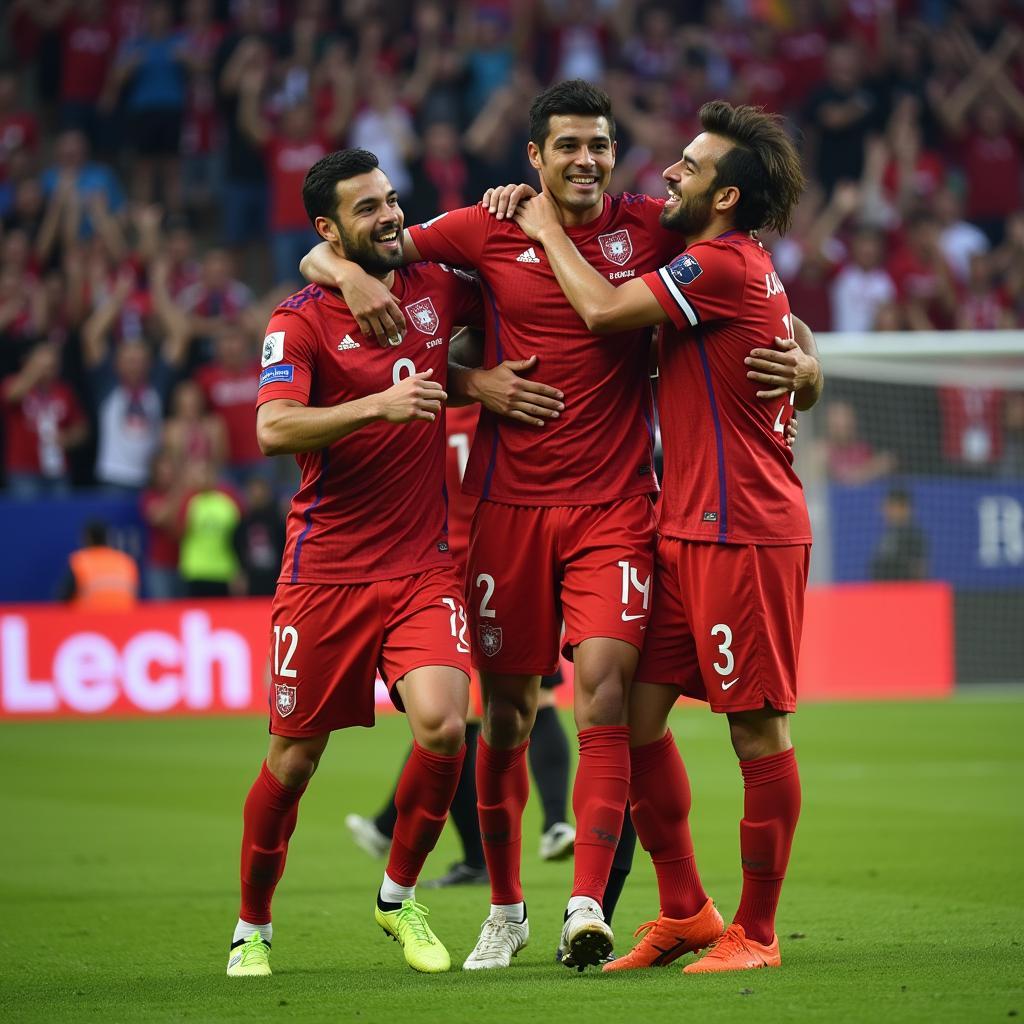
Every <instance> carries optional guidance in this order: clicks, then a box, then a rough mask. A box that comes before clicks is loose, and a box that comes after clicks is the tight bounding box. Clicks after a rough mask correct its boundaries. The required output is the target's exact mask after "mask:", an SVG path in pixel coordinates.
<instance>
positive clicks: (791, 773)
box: [734, 747, 800, 945]
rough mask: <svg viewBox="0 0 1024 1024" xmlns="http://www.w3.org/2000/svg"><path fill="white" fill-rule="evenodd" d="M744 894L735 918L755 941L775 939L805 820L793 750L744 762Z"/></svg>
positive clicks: (741, 846) (742, 841)
mask: <svg viewBox="0 0 1024 1024" xmlns="http://www.w3.org/2000/svg"><path fill="white" fill-rule="evenodd" d="M740 771H741V772H742V773H743V790H744V793H743V820H742V821H741V822H740V857H741V858H742V861H743V894H742V895H741V896H740V905H739V909H738V910H737V911H736V917H735V918H734V920H735V922H736V923H737V924H741V925H743V930H744V931H745V932H746V933H747V935H748V936H749V937H750V938H752V939H753V940H754V941H755V942H761V943H764V944H766V945H767V944H769V943H770V942H771V941H772V939H773V938H774V936H775V910H776V908H777V907H778V905H779V895H780V894H781V892H782V880H783V878H784V877H785V875H786V865H787V864H788V863H789V851H790V849H791V847H792V845H793V833H794V832H795V831H796V822H797V819H798V818H799V817H800V775H799V773H798V772H797V767H796V754H795V752H794V751H793V748H792V747H790V749H789V750H784V751H782V753H781V754H771V755H769V756H768V757H759V758H757V760H755V761H741V762H740Z"/></svg>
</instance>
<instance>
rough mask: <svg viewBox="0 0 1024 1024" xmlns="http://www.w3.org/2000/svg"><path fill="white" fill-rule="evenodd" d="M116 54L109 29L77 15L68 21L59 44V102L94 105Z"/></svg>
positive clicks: (114, 41)
mask: <svg viewBox="0 0 1024 1024" xmlns="http://www.w3.org/2000/svg"><path fill="white" fill-rule="evenodd" d="M116 52H117V39H116V38H115V36H114V29H113V26H112V25H110V24H109V23H107V22H106V21H99V22H93V21H87V20H85V19H84V18H82V17H80V16H79V15H77V14H72V15H71V16H70V17H68V18H67V20H66V21H65V22H64V27H63V39H62V41H61V62H60V69H61V75H60V98H61V99H62V100H64V101H65V102H66V103H95V102H97V100H99V97H100V93H101V92H103V86H104V84H105V83H106V80H107V72H108V71H109V70H110V67H111V64H112V63H113V59H114V56H115V54H116Z"/></svg>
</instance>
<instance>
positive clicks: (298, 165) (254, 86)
mask: <svg viewBox="0 0 1024 1024" xmlns="http://www.w3.org/2000/svg"><path fill="white" fill-rule="evenodd" d="M266 84H267V69H266V67H265V66H263V65H254V66H253V67H252V68H250V69H249V70H248V71H247V72H246V73H245V74H244V76H243V77H242V81H241V89H240V92H241V102H240V103H239V105H238V118H239V126H240V127H241V129H242V131H243V132H245V133H246V134H247V135H248V136H249V138H250V139H251V140H252V142H253V143H254V144H255V145H257V146H260V147H261V148H262V150H263V157H264V161H265V162H266V166H267V175H268V178H269V180H270V245H271V251H272V258H273V266H274V283H275V284H280V283H283V282H288V281H291V282H296V283H297V282H298V281H299V280H300V278H299V261H300V260H301V259H302V257H303V256H305V255H306V252H307V251H308V250H309V248H310V246H311V245H312V244H313V243H314V241H315V236H314V235H313V234H312V229H311V228H310V226H309V218H308V217H307V216H306V210H305V207H304V206H303V205H302V182H303V180H304V179H305V177H306V172H307V171H308V170H309V168H310V167H311V166H312V165H313V164H315V163H316V161H317V160H319V159H320V158H321V157H322V156H326V155H327V153H328V152H330V150H331V148H332V146H333V145H334V144H335V143H336V141H337V139H338V137H339V136H340V134H341V132H342V130H343V128H344V123H343V119H347V116H348V110H349V109H350V108H349V105H348V104H347V103H345V102H343V101H341V100H339V102H337V103H335V104H334V106H333V108H332V110H331V114H330V116H329V117H328V119H327V121H326V122H325V123H324V125H323V126H322V129H321V127H319V126H318V125H317V123H316V118H315V114H314V109H313V105H312V103H311V102H310V101H309V100H308V99H303V100H301V101H298V102H295V103H293V104H292V105H291V106H289V107H287V108H286V109H285V110H284V111H283V112H282V113H281V115H280V117H279V118H278V120H277V124H276V125H275V124H273V123H272V122H271V121H270V120H269V119H268V117H267V116H266V115H265V113H264V111H263V109H262V108H261V105H260V101H261V97H262V95H263V92H264V90H265V87H266Z"/></svg>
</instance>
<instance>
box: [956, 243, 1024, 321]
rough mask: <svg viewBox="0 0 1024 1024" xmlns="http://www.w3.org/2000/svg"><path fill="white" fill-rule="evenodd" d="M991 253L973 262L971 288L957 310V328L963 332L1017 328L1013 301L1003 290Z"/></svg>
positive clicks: (977, 253)
mask: <svg viewBox="0 0 1024 1024" xmlns="http://www.w3.org/2000/svg"><path fill="white" fill-rule="evenodd" d="M992 267H993V262H992V256H991V254H989V253H987V252H976V253H975V254H974V255H973V256H972V257H971V261H970V269H969V271H968V276H967V287H966V289H965V294H964V297H963V298H962V299H961V300H960V305H959V306H958V308H957V317H956V325H957V327H958V328H959V329H960V330H962V331H996V330H1009V329H1011V328H1013V327H1016V326H1017V321H1016V317H1014V315H1013V311H1012V309H1011V308H1010V298H1009V296H1008V295H1007V294H1006V291H1005V290H1004V289H1003V288H1001V287H999V286H998V285H997V284H996V281H995V275H994V273H993V269H992Z"/></svg>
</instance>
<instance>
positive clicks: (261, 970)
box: [228, 932, 271, 978]
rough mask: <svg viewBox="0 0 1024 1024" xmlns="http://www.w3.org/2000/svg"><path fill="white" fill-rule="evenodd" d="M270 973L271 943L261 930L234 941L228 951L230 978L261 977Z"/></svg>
mask: <svg viewBox="0 0 1024 1024" xmlns="http://www.w3.org/2000/svg"><path fill="white" fill-rule="evenodd" d="M270 973H271V971H270V943H269V942H266V941H265V940H264V938H263V936H262V935H260V933H259V932H253V933H252V935H250V936H249V938H247V939H239V940H238V942H235V943H232V946H231V949H230V951H229V952H228V977H229V978H260V977H266V976H267V975H268V974H270Z"/></svg>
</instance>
